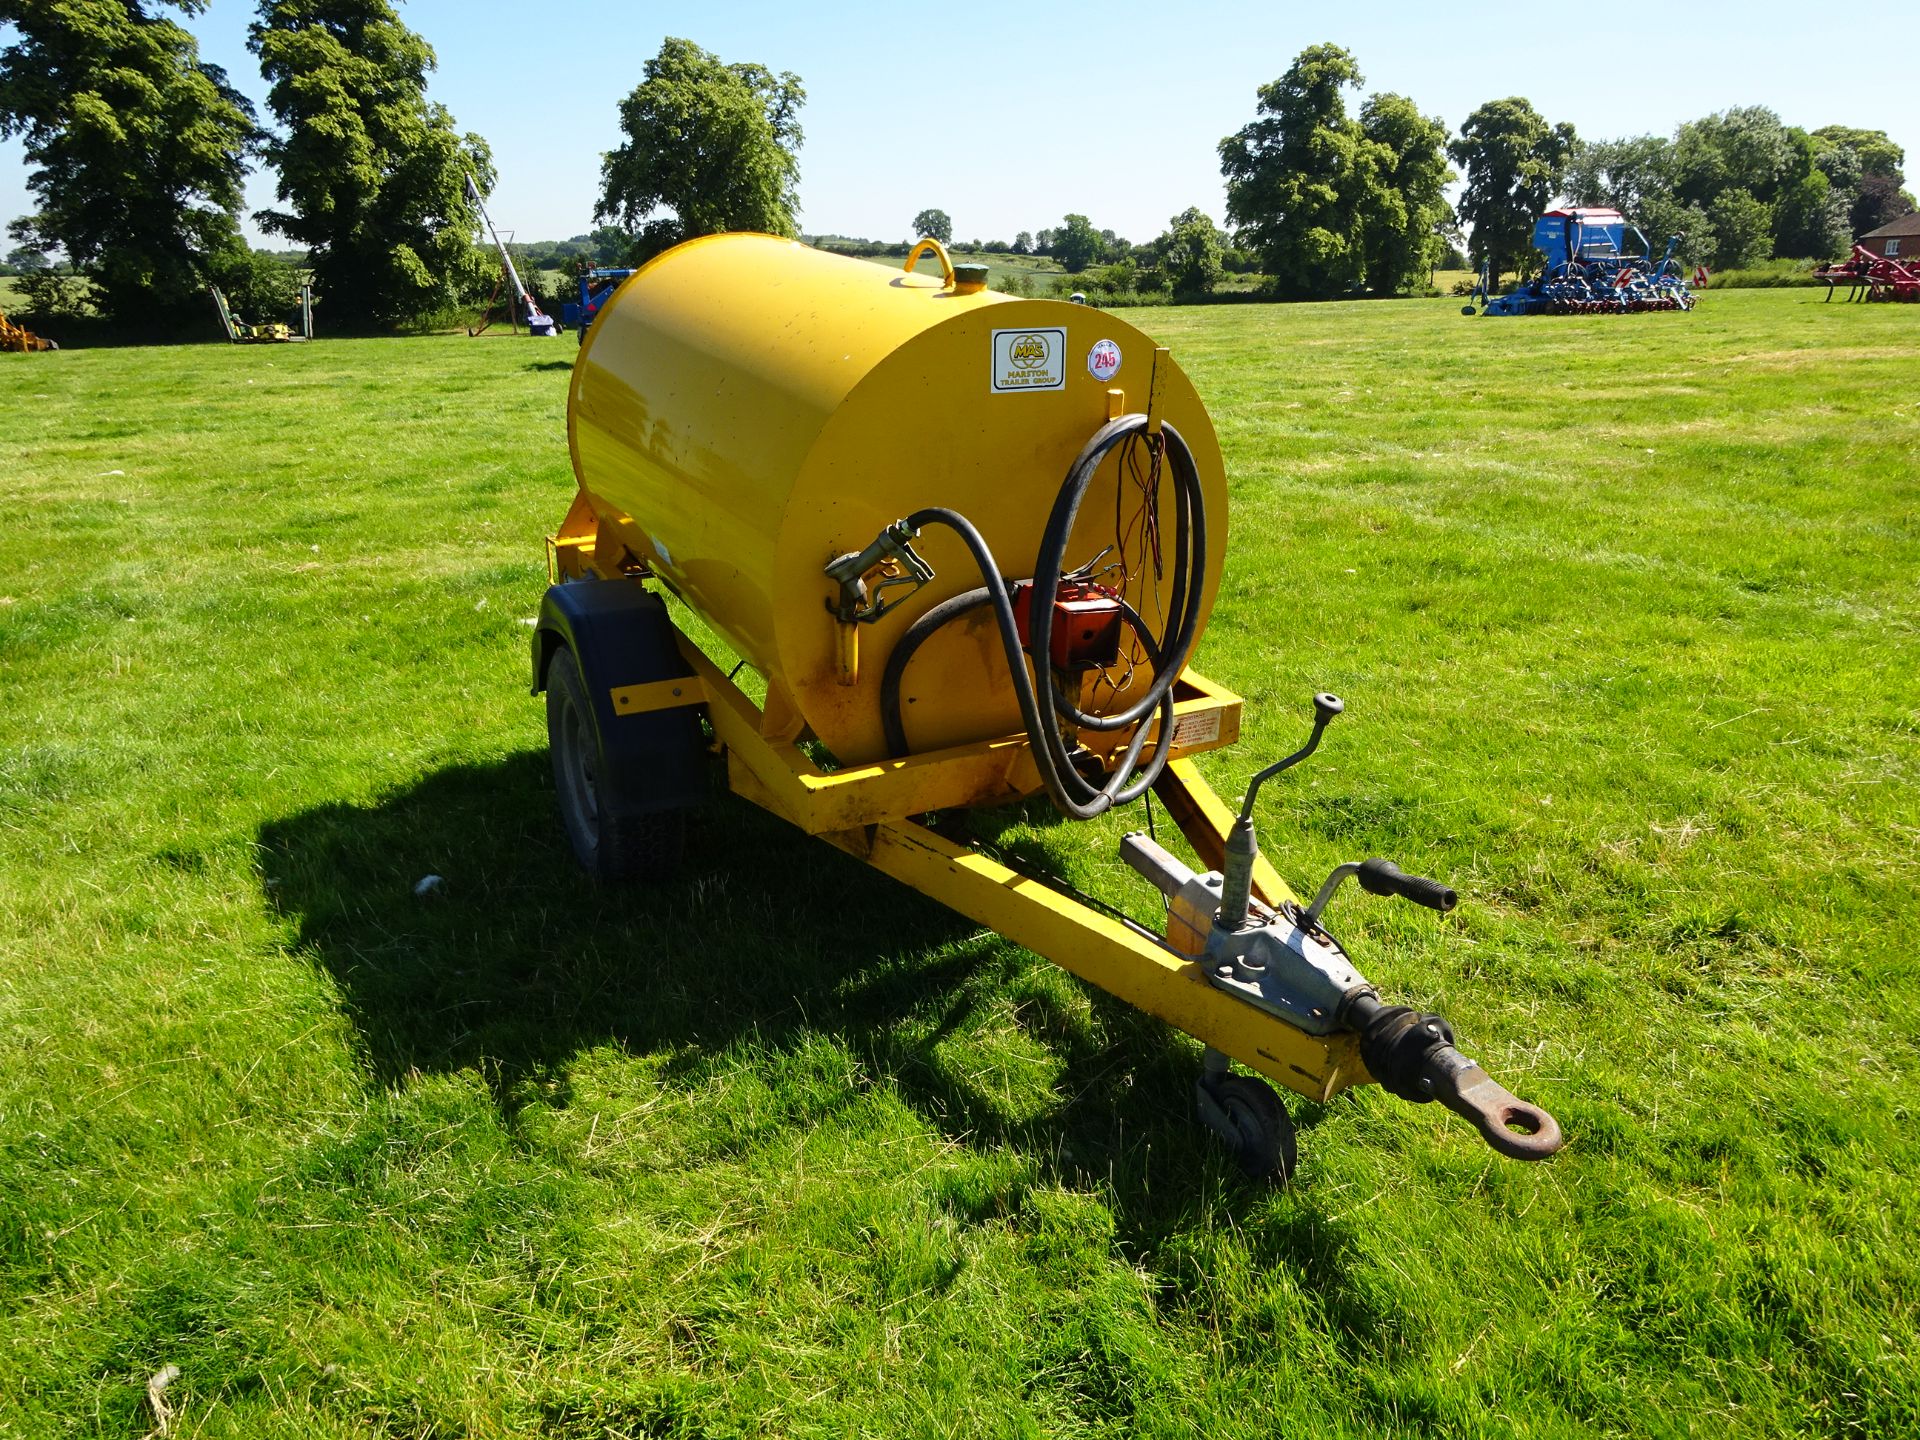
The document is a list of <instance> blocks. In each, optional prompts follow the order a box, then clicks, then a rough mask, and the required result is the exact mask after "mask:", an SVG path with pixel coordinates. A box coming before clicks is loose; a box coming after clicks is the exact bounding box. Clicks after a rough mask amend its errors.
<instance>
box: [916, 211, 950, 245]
mask: <svg viewBox="0 0 1920 1440" xmlns="http://www.w3.org/2000/svg"><path fill="white" fill-rule="evenodd" d="M929 236H930V237H932V238H933V239H935V240H938V241H939V242H940V243H941V244H942V245H945V244H947V243H948V242H949V241H951V240H952V239H953V221H952V220H951V219H949V218H948V216H947V212H946V211H944V210H922V211H921V212H920V213H919V214H918V215H916V216H914V217H913V238H914V239H916V240H920V239H923V238H926V237H929Z"/></svg>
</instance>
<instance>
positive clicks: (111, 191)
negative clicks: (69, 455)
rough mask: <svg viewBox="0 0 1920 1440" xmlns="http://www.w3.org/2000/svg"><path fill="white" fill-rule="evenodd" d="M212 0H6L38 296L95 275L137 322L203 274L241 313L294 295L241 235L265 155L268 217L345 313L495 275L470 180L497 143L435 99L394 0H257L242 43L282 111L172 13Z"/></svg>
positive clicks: (270, 261)
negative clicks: (481, 240) (247, 198)
mask: <svg viewBox="0 0 1920 1440" xmlns="http://www.w3.org/2000/svg"><path fill="white" fill-rule="evenodd" d="M206 8H207V0H62V3H61V4H59V5H49V4H46V3H44V0H0V22H5V23H6V24H8V25H11V26H12V27H13V30H14V32H15V33H14V39H13V42H12V43H11V44H10V45H9V46H7V48H6V49H5V50H0V135H9V136H12V135H17V136H20V137H21V138H22V139H23V140H24V142H25V147H26V154H27V160H28V163H29V164H30V165H31V166H32V167H34V168H33V170H32V173H31V174H30V176H29V178H28V187H29V189H30V190H31V191H32V193H33V195H34V198H35V200H36V202H37V203H38V207H39V208H38V209H37V210H36V211H35V212H34V213H33V214H31V215H27V216H23V217H21V218H20V219H18V220H15V221H14V222H13V223H12V224H11V225H9V226H8V234H9V237H10V238H11V240H12V241H13V242H14V244H15V246H16V249H15V251H14V252H13V254H12V255H10V256H9V259H11V260H13V261H15V263H16V264H24V265H25V266H26V268H28V269H29V270H30V271H31V272H32V274H31V275H30V276H29V280H30V281H32V282H33V283H34V284H36V285H38V287H39V294H38V295H35V296H34V298H36V299H42V300H44V301H45V302H47V303H49V304H51V305H54V306H59V305H72V304H74V303H77V301H78V299H79V298H80V297H79V294H78V293H76V292H78V291H79V290H80V289H81V288H83V287H84V290H85V291H86V292H87V298H88V299H90V300H91V302H92V304H93V305H94V306H95V307H96V308H97V309H99V310H100V312H101V313H102V314H104V315H106V316H107V317H108V318H109V319H111V320H114V321H116V322H118V323H120V324H123V325H130V326H136V327H139V328H143V329H162V328H167V327H172V326H177V325H179V324H180V323H182V322H183V321H184V320H186V319H187V318H189V317H190V316H193V315H196V314H202V313H204V306H205V287H206V286H207V285H208V284H209V283H214V284H219V285H221V286H223V287H224V288H226V289H227V290H228V291H229V292H230V294H231V296H232V298H233V300H234V302H235V304H236V306H238V307H239V308H241V309H242V310H243V311H245V312H249V313H256V314H258V313H269V312H271V311H273V310H275V309H284V308H286V306H287V305H288V304H289V303H290V302H291V300H292V293H293V289H294V286H295V280H294V272H293V271H291V270H290V269H289V268H288V267H287V266H285V265H283V264H280V263H278V262H277V261H276V260H275V259H274V258H273V257H271V256H266V255H260V254H256V253H255V252H254V251H252V250H251V249H250V248H249V247H248V246H247V244H246V242H245V239H244V237H243V236H242V234H241V229H240V207H241V198H242V195H241V186H242V182H243V180H244V178H245V176H246V174H247V170H248V168H249V166H250V165H251V164H252V163H254V162H255V161H259V162H263V163H265V164H266V165H268V166H270V167H271V168H272V169H273V170H274V171H275V172H276V177H277V184H276V196H277V200H278V204H277V205H275V206H274V207H273V208H271V209H268V210H265V211H262V212H261V213H260V214H259V215H258V216H256V217H255V218H256V220H257V221H258V223H259V224H260V226H261V228H263V229H265V230H266V231H268V232H269V233H271V234H275V235H280V236H284V237H285V238H286V239H288V240H291V241H293V242H295V243H296V244H298V245H299V246H301V247H303V248H304V249H305V251H306V254H307V264H308V266H309V267H310V268H311V270H312V273H313V285H314V290H315V294H316V298H317V299H319V300H320V301H321V303H323V304H324V305H325V306H326V307H327V310H328V312H329V314H330V315H331V316H332V317H333V318H334V321H335V323H338V324H344V325H349V326H351V325H356V324H366V325H389V324H394V323H398V322H401V321H405V320H408V319H411V318H413V317H416V316H418V315H421V314H423V313H427V312H430V311H432V310H435V309H438V308H443V307H445V306H447V305H449V304H451V303H454V302H455V301H456V300H458V299H459V298H460V297H461V296H462V295H464V294H465V293H467V292H468V291H470V290H471V289H472V288H473V286H474V284H475V283H476V281H477V280H482V279H484V276H485V275H486V274H487V273H488V270H489V265H488V262H487V260H486V258H485V256H484V255H482V254H480V253H479V252H477V251H476V250H475V248H474V246H473V244H472V241H471V237H472V234H473V231H474V226H475V223H476V216H475V215H474V213H473V210H472V207H471V205H470V203H469V202H468V200H467V198H466V194H465V189H466V177H467V176H468V175H469V174H471V175H472V176H473V178H474V180H475V182H476V183H477V184H478V186H479V187H480V189H481V191H482V193H485V192H486V191H487V190H488V189H489V188H490V187H491V185H492V183H493V164H492V157H491V154H490V152H489V150H488V148H487V144H486V142H485V141H484V140H482V139H481V138H480V137H479V136H478V135H474V134H470V133H462V132H461V131H460V130H459V129H458V127H457V126H456V125H455V123H454V119H453V116H452V115H451V114H449V113H448V111H447V109H446V107H444V106H442V105H438V104H435V103H433V102H431V101H429V100H428V99H427V97H426V83H427V76H428V74H429V72H430V71H432V69H433V68H434V55H433V51H432V49H431V48H430V47H429V46H428V45H427V43H426V42H425V41H424V40H423V39H421V38H420V36H418V35H416V34H415V33H414V32H413V31H411V30H409V29H408V28H407V27H406V26H405V25H403V24H401V23H400V20H399V18H398V16H397V15H396V14H395V12H394V9H393V7H392V5H391V4H389V3H387V0H261V3H260V4H259V6H258V8H257V10H256V12H255V17H254V20H253V22H252V24H251V26H250V27H249V29H248V33H247V42H248V48H249V49H250V50H251V51H252V52H253V54H254V55H255V56H256V57H258V59H259V62H260V71H261V75H262V77H263V78H264V79H265V80H266V82H267V85H268V92H267V109H268V111H269V112H270V114H271V116H272V119H273V121H274V122H275V123H274V125H273V126H271V127H269V126H264V125H262V124H261V123H260V117H259V116H258V114H257V113H256V111H255V109H254V107H253V105H252V103H251V102H250V101H249V100H248V99H247V98H246V97H245V96H244V95H242V94H241V93H240V92H239V91H238V90H236V89H235V88H234V87H233V86H232V84H231V83H230V82H229V81H228V78H227V76H226V74H225V73H224V72H223V71H222V70H221V69H220V68H219V67H218V66H216V65H212V64H209V63H207V62H206V61H204V60H202V59H201V57H200V53H199V46H198V43H197V42H196V41H195V39H194V37H193V35H192V34H191V33H190V32H189V31H188V30H186V29H185V28H184V27H183V26H182V25H181V24H180V23H179V22H178V21H177V20H176V19H174V18H172V17H171V16H169V15H168V14H167V13H166V12H168V11H172V12H176V13H178V14H180V15H187V16H190V15H196V14H199V13H202V12H203V11H205V9H206ZM56 258H57V259H59V260H60V261H61V262H62V263H61V264H58V265H56V264H54V263H53V262H54V261H55V260H56ZM29 293H30V295H32V294H33V291H32V289H31V288H30V290H29Z"/></svg>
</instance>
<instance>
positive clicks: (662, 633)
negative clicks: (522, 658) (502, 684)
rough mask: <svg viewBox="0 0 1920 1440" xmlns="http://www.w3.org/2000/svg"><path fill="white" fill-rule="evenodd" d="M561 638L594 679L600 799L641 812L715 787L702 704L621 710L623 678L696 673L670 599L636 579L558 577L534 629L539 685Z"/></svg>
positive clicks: (589, 683) (642, 681)
mask: <svg viewBox="0 0 1920 1440" xmlns="http://www.w3.org/2000/svg"><path fill="white" fill-rule="evenodd" d="M562 646H565V647H566V648H567V649H569V650H571V651H572V652H573V657H574V660H575V661H576V662H577V663H578V664H579V666H580V677H581V679H582V680H584V681H585V682H586V688H587V697H588V701H589V703H590V704H591V705H592V707H593V720H594V726H595V728H596V729H597V730H598V732H599V741H600V767H601V768H600V790H601V797H602V799H601V803H602V804H605V805H608V806H609V807H610V808H611V809H612V810H613V811H615V812H618V813H627V814H640V813H645V812H647V811H653V810H675V809H679V808H681V807H683V806H688V805H696V804H698V803H699V802H700V801H702V800H704V799H705V798H706V796H707V746H706V741H705V739H704V737H703V736H702V734H701V730H700V715H699V710H698V708H697V707H696V706H693V705H681V706H677V707H675V708H674V709H671V710H650V711H646V712H644V713H642V714H638V715H619V714H616V713H615V712H614V708H613V697H612V694H611V692H612V691H613V690H615V689H616V688H618V687H620V686H623V685H647V684H651V683H652V682H654V681H656V680H678V679H684V678H690V677H692V675H693V669H692V667H691V666H689V665H688V664H687V662H686V661H685V660H684V659H683V658H681V655H680V647H679V645H678V644H677V643H676V640H675V631H674V628H673V621H672V619H671V618H670V617H669V616H668V614H667V606H666V602H665V601H664V600H662V599H661V598H660V597H659V596H658V595H655V594H653V593H652V592H651V591H649V590H646V589H645V588H643V587H642V586H641V585H640V584H639V583H638V582H636V581H633V580H575V581H570V582H569V583H567V584H564V585H551V586H548V587H547V593H546V595H545V596H543V597H542V598H541V601H540V618H539V619H538V620H537V621H536V622H535V624H534V628H533V693H534V694H536V695H538V694H539V693H540V692H541V691H543V690H545V689H546V688H547V669H548V667H549V666H550V665H551V664H552V663H553V656H554V653H555V652H556V651H557V650H559V649H560V648H561V647H562Z"/></svg>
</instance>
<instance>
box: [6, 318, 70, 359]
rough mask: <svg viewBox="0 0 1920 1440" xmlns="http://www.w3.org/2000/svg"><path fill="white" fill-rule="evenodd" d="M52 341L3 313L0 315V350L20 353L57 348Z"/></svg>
mask: <svg viewBox="0 0 1920 1440" xmlns="http://www.w3.org/2000/svg"><path fill="white" fill-rule="evenodd" d="M59 348H60V347H59V346H58V345H56V344H54V343H53V341H51V340H48V339H46V338H44V337H43V336H39V335H36V334H34V333H33V331H31V330H29V329H27V328H26V326H24V325H16V324H14V323H13V322H12V321H11V320H9V319H7V317H6V316H5V315H0V352H3V351H7V350H13V351H17V352H19V353H22V354H29V355H30V354H33V353H35V352H36V351H40V350H58V349H59Z"/></svg>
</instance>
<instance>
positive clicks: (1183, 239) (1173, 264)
mask: <svg viewBox="0 0 1920 1440" xmlns="http://www.w3.org/2000/svg"><path fill="white" fill-rule="evenodd" d="M1226 238H1227V237H1226V236H1224V235H1222V234H1221V233H1220V229H1219V227H1218V226H1216V225H1215V224H1214V223H1213V220H1212V219H1211V218H1210V217H1209V216H1207V215H1205V214H1203V213H1202V212H1201V210H1200V209H1199V207H1198V206H1189V207H1188V208H1187V209H1185V210H1182V211H1181V212H1180V213H1179V214H1178V215H1176V216H1174V217H1173V219H1171V220H1169V221H1168V222H1167V230H1166V233H1165V234H1164V235H1162V236H1161V237H1160V238H1159V239H1158V240H1156V241H1154V242H1153V249H1154V251H1155V253H1156V254H1157V255H1158V256H1159V269H1160V272H1161V273H1162V274H1163V275H1164V276H1165V277H1166V280H1167V283H1168V284H1169V285H1170V286H1172V287H1173V293H1174V294H1176V295H1206V294H1210V293H1211V292H1212V290H1213V287H1214V286H1215V285H1217V284H1219V283H1220V275H1221V272H1222V268H1223V267H1222V264H1221V256H1222V255H1223V254H1224V253H1225V251H1226Z"/></svg>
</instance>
